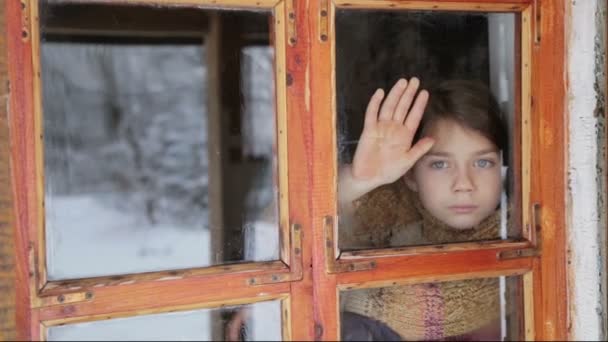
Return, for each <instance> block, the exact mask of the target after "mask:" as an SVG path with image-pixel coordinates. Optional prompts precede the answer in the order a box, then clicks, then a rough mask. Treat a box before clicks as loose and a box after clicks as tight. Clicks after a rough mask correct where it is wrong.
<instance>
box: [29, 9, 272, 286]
mask: <svg viewBox="0 0 608 342" xmlns="http://www.w3.org/2000/svg"><path fill="white" fill-rule="evenodd" d="M271 16H272V14H271V13H270V12H269V11H240V10H239V11H235V10H231V11H220V10H202V9H196V8H194V9H193V8H184V7H164V6H155V7H149V6H143V5H141V6H135V5H117V4H115V5H112V4H78V3H65V2H57V1H42V2H41V6H40V22H41V24H40V31H41V41H40V44H41V57H40V63H41V79H42V116H43V132H44V170H45V178H44V190H45V196H44V200H45V229H46V248H47V268H48V276H49V279H51V280H53V279H72V278H84V277H93V276H104V275H114V274H128V273H138V272H149V271H159V270H167V269H183V268H192V267H204V266H211V265H216V264H222V263H227V262H239V261H262V260H276V259H278V250H279V242H278V223H277V222H278V206H277V193H278V188H277V182H276V179H277V175H276V174H277V163H276V157H275V153H274V151H276V146H275V145H276V143H275V140H276V139H275V131H276V129H275V112H274V108H275V106H274V81H273V80H274V72H273V70H274V67H273V55H274V48H273V46H272V44H271V39H270V37H271V35H272V32H270V31H269V22H270V20H269V19H270V17H271ZM262 243H263V248H262Z"/></svg>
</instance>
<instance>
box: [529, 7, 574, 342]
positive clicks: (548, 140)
mask: <svg viewBox="0 0 608 342" xmlns="http://www.w3.org/2000/svg"><path fill="white" fill-rule="evenodd" d="M538 3H539V4H540V6H541V11H542V15H541V18H540V24H541V30H540V32H541V33H542V36H541V40H540V44H539V45H538V46H537V47H535V49H534V51H533V60H534V65H533V67H532V72H533V73H534V74H533V76H532V94H533V97H534V103H533V107H532V120H533V121H532V127H533V128H532V132H533V138H532V141H531V144H532V151H531V154H532V158H533V161H532V165H531V167H532V180H531V196H530V197H531V198H530V200H531V202H532V203H534V202H538V203H540V204H541V212H540V214H541V215H540V216H541V222H540V223H541V229H542V258H541V261H540V268H541V270H540V272H539V275H536V274H535V276H536V277H539V278H540V282H541V284H542V285H541V287H542V289H541V292H542V293H541V294H540V296H539V295H536V294H535V297H536V299H537V301H536V302H535V306H536V307H535V311H536V312H537V313H542V319H538V320H536V321H535V324H536V339H538V340H565V339H566V338H567V326H568V323H567V303H568V293H567V290H566V289H567V287H566V248H565V246H566V240H565V230H566V222H567V220H566V213H567V212H568V210H567V209H566V196H567V193H566V189H567V174H568V171H567V168H566V163H567V161H566V159H565V156H566V151H567V150H568V143H567V140H568V139H567V134H566V132H567V131H566V127H568V125H567V117H568V111H567V107H566V101H567V99H566V97H567V96H566V94H567V91H566V90H567V87H568V84H567V80H566V79H565V65H566V63H565V61H566V45H565V38H566V37H567V36H568V35H567V33H566V26H565V23H566V21H567V14H566V12H565V8H566V1H565V0H554V1H539V2H538Z"/></svg>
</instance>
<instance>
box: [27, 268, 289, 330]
mask: <svg viewBox="0 0 608 342" xmlns="http://www.w3.org/2000/svg"><path fill="white" fill-rule="evenodd" d="M248 279H249V277H247V275H246V274H242V275H225V276H214V277H211V278H185V279H173V280H171V279H167V280H157V281H150V282H146V283H137V284H123V285H120V286H107V287H100V288H89V289H88V290H89V291H91V292H92V297H91V299H89V300H86V301H84V302H78V303H70V304H65V305H50V306H45V307H41V308H40V309H39V310H40V320H41V321H49V320H56V319H62V318H78V319H80V318H82V319H84V320H86V317H90V316H98V315H110V316H113V315H114V314H115V313H124V312H130V313H133V312H137V313H141V312H149V311H150V310H164V309H163V308H169V307H183V306H190V305H201V303H214V304H213V305H217V304H219V303H233V302H235V301H241V300H243V299H247V298H256V297H260V296H264V295H280V294H281V295H288V294H289V287H290V284H289V283H279V284H269V285H262V286H250V285H249V284H248V283H247V280H248ZM152 298H153V300H151V299H152Z"/></svg>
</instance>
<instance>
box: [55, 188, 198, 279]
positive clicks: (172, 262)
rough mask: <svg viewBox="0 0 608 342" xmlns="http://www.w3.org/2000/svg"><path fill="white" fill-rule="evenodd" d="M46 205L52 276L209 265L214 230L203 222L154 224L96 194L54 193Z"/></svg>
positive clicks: (82, 275)
mask: <svg viewBox="0 0 608 342" xmlns="http://www.w3.org/2000/svg"><path fill="white" fill-rule="evenodd" d="M47 206H50V208H47V209H51V210H48V211H47V248H48V249H49V250H48V251H47V255H48V273H49V278H50V279H70V278H86V277H95V276H102V275H116V274H129V273H141V272H151V271H159V270H168V269H180V268H191V267H203V266H209V264H210V246H209V231H208V230H207V229H204V227H202V226H201V227H200V228H192V227H180V226H175V225H168V224H158V225H149V224H146V223H145V222H142V221H143V220H141V219H139V218H138V217H137V216H135V215H132V214H131V213H130V212H128V211H121V210H118V209H117V208H112V207H110V206H107V205H104V204H103V203H102V202H101V201H98V200H96V199H95V197H92V196H65V197H59V198H57V197H55V198H53V199H52V200H51V201H50V202H49V203H48V204H47Z"/></svg>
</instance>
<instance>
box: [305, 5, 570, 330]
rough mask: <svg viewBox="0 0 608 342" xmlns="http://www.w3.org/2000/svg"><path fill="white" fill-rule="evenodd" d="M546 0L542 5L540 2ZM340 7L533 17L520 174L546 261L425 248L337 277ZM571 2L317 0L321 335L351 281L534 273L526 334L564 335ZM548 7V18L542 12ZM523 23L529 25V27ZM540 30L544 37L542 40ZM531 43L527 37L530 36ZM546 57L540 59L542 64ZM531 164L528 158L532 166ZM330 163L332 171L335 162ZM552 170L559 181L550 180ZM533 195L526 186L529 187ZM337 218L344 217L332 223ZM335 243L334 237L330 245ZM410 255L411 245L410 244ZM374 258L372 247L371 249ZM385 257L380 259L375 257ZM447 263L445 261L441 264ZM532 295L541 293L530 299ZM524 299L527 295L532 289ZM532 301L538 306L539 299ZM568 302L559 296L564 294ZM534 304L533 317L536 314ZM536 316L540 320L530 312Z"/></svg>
mask: <svg viewBox="0 0 608 342" xmlns="http://www.w3.org/2000/svg"><path fill="white" fill-rule="evenodd" d="M535 6H539V7H535ZM336 7H348V8H382V9H385V10H393V9H395V8H399V9H406V8H408V9H425V10H469V11H492V12H495V11H516V12H522V13H527V14H526V15H525V17H527V18H528V19H526V20H528V22H527V25H529V28H528V31H527V32H528V33H527V35H522V41H524V43H522V47H523V48H524V49H525V48H526V47H528V50H527V51H526V50H524V51H522V53H523V54H529V56H530V61H531V62H530V63H531V65H528V64H523V65H521V68H522V70H529V71H527V72H522V75H521V78H522V79H521V80H520V82H521V84H522V87H524V86H526V87H529V89H527V91H526V90H525V89H522V92H523V94H524V95H526V94H528V95H529V96H525V97H522V98H521V99H520V101H521V104H522V106H521V108H522V115H525V114H526V111H527V113H529V115H528V116H524V117H525V118H527V120H529V122H528V121H525V122H522V123H521V129H522V139H523V141H522V146H521V148H522V151H523V152H522V158H523V160H522V164H523V166H522V167H523V170H527V172H529V173H526V174H522V175H521V176H520V179H521V181H522V182H527V186H526V185H524V186H523V189H526V188H527V189H529V191H527V192H525V193H524V194H522V197H523V198H522V202H523V203H522V205H523V207H522V211H523V213H522V216H523V218H522V219H523V220H524V222H522V223H523V224H524V225H525V224H531V223H532V222H531V221H532V218H531V217H530V215H531V211H530V210H529V207H528V205H530V204H531V203H540V204H541V205H542V207H541V208H542V210H541V211H540V227H542V237H541V238H540V239H539V241H538V242H539V243H540V248H541V250H540V252H541V256H540V257H535V256H530V257H523V258H519V259H511V260H504V261H500V260H497V258H496V253H498V252H500V251H504V250H508V249H510V248H517V247H515V246H514V245H513V244H510V243H504V244H502V245H501V244H497V245H496V246H494V248H485V249H478V248H475V247H474V246H473V245H469V246H465V247H468V248H466V249H465V250H461V249H462V248H456V249H452V251H447V250H446V249H442V250H436V251H434V252H433V251H427V252H428V253H423V254H420V253H418V254H416V253H414V255H404V254H403V253H396V251H395V250H393V251H392V252H393V253H394V254H391V255H388V254H384V256H383V257H378V258H376V259H373V258H371V257H370V256H362V257H361V258H357V261H365V260H367V261H370V260H371V261H373V262H374V263H375V268H373V269H372V270H367V271H359V272H347V273H334V274H329V273H328V272H327V270H325V271H324V267H325V265H326V264H327V262H328V261H327V260H326V256H327V255H328V253H326V252H325V249H326V248H327V247H326V245H325V243H326V241H325V236H324V231H325V229H324V228H325V227H324V224H325V222H326V218H327V217H330V218H333V217H336V213H337V208H336V200H335V199H336V188H335V186H336V177H337V171H336V170H337V165H336V163H337V158H336V147H335V141H336V138H335V127H336V125H335V122H336V121H335V120H336V117H335V114H334V113H335V94H334V89H335V85H334V82H335V81H334V70H333V63H334V57H333V51H332V44H331V41H332V39H333V38H334V27H333V25H334V23H333V19H332V18H333V15H334V13H333V12H334V9H335V8H336ZM564 8H565V2H564V0H558V1H532V0H530V1H526V0H515V1H500V0H492V1H460V0H458V1H424V0H421V1H399V0H380V1H374V0H352V1H350V0H336V1H334V2H331V0H319V1H314V2H311V8H310V13H311V15H310V17H309V25H310V26H311V32H312V37H311V57H312V59H311V63H312V70H311V82H312V83H311V88H312V90H313V96H312V97H313V99H314V100H313V112H314V113H315V116H314V118H313V119H314V122H313V126H314V128H313V130H314V132H315V135H314V137H315V139H314V150H315V151H318V152H319V153H317V154H316V155H317V158H316V159H315V165H314V169H313V183H314V187H313V194H312V197H313V200H312V203H313V226H314V230H313V231H314V233H315V236H314V237H313V239H314V246H313V257H314V259H313V274H314V277H315V279H316V281H315V287H314V296H315V298H314V302H315V303H316V304H317V305H316V306H315V311H314V315H315V316H314V319H315V327H316V329H315V331H316V334H315V338H316V339H322V340H336V339H337V338H338V336H339V329H337V327H338V326H339V320H338V304H337V289H338V288H344V287H348V286H350V285H355V286H362V284H365V283H367V284H368V285H369V284H372V285H373V284H376V283H380V284H391V283H393V282H395V283H404V282H410V281H429V280H431V281H432V280H449V279H461V278H463V277H479V276H496V275H512V274H526V276H524V278H525V281H524V283H526V284H527V293H528V295H527V297H528V298H529V299H530V300H528V301H527V302H526V304H525V307H526V309H527V312H528V315H527V316H528V317H526V322H528V324H530V323H531V322H534V323H533V325H534V326H533V327H527V328H528V329H529V330H528V331H527V333H526V337H527V338H530V339H532V338H533V339H541V340H545V339H551V340H554V339H557V340H559V339H565V338H566V336H567V335H566V332H567V319H566V307H567V306H566V301H564V300H563V299H564V298H567V297H566V286H565V285H566V278H565V273H564V271H565V244H564V243H565V241H564V227H565V222H566V221H565V212H566V211H565V188H566V174H565V159H564V155H565V152H566V143H565V133H564V129H565V118H566V114H567V113H566V111H565V110H566V107H565V106H564V97H565V96H564V95H565V89H566V86H567V84H566V80H563V82H555V76H556V75H564V60H565V59H564V57H565V46H564V37H565V34H564V29H565V28H564V22H565V12H564ZM541 13H542V15H540V14H541ZM522 26H523V25H522ZM522 29H525V28H522ZM537 32H541V36H540V37H541V39H540V41H538V42H535V40H536V34H537ZM526 39H527V41H526ZM540 61H542V63H540ZM526 163H528V164H526ZM330 166H331V167H330ZM547 174H551V175H553V177H542V175H547ZM524 191H525V190H524ZM332 221H333V222H335V221H336V220H332ZM534 228H536V227H533V226H530V234H531V235H530V237H531V238H532V241H530V245H529V246H530V247H533V246H535V245H536V243H535V242H536V241H534V238H533V237H534V233H535V229H534ZM332 243H333V241H332ZM404 251H405V249H404ZM370 254H373V253H370ZM376 256H378V255H376ZM435 265H441V266H435ZM530 292H532V293H533V297H532V296H530ZM524 296H525V297H526V295H524ZM531 298H533V304H534V305H532V299H531ZM560 299H561V300H560ZM532 307H533V313H532V312H531V311H532ZM530 316H533V317H530Z"/></svg>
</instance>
